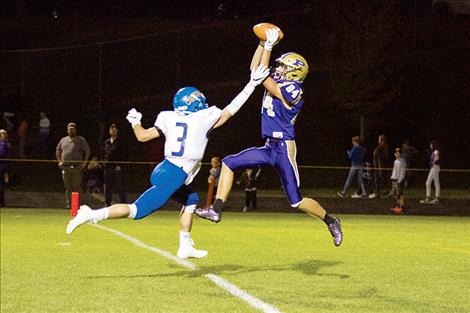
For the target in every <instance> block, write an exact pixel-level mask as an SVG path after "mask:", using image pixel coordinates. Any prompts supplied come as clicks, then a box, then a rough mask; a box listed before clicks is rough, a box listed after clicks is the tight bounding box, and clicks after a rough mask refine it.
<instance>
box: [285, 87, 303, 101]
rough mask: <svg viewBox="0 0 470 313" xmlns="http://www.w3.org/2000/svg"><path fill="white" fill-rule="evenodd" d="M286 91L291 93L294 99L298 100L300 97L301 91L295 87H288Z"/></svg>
mask: <svg viewBox="0 0 470 313" xmlns="http://www.w3.org/2000/svg"><path fill="white" fill-rule="evenodd" d="M286 91H287V92H288V93H290V95H291V97H292V99H296V98H297V96H298V95H299V92H300V89H296V88H295V86H294V85H289V86H287V88H286Z"/></svg>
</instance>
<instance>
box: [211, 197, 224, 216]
mask: <svg viewBox="0 0 470 313" xmlns="http://www.w3.org/2000/svg"><path fill="white" fill-rule="evenodd" d="M223 206H224V202H223V201H222V199H215V201H214V204H213V205H212V208H213V209H214V211H216V212H217V213H222V208H223Z"/></svg>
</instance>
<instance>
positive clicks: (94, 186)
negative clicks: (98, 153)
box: [86, 157, 103, 193]
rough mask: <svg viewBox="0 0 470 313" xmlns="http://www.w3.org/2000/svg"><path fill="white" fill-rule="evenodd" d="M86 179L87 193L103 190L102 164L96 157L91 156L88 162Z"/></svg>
mask: <svg viewBox="0 0 470 313" xmlns="http://www.w3.org/2000/svg"><path fill="white" fill-rule="evenodd" d="M87 169H88V180H87V183H86V188H87V192H88V193H100V192H101V191H102V190H103V166H102V165H101V163H100V162H99V161H98V158H97V157H93V158H92V159H91V161H90V163H89V164H88V167H87Z"/></svg>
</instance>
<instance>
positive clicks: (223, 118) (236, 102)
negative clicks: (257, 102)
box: [212, 83, 255, 129]
mask: <svg viewBox="0 0 470 313" xmlns="http://www.w3.org/2000/svg"><path fill="white" fill-rule="evenodd" d="M254 90H255V86H253V85H252V84H250V83H248V84H246V86H245V88H243V90H242V91H241V92H240V93H239V94H238V95H237V96H236V97H235V98H233V100H232V101H231V102H230V103H229V104H228V105H227V106H226V107H225V108H224V110H223V111H222V114H221V115H220V118H219V120H218V121H217V123H216V124H215V125H214V126H213V127H212V129H215V128H217V127H220V126H222V125H224V124H225V122H227V121H228V120H229V119H230V118H231V117H232V116H234V115H235V114H236V113H237V112H238V111H239V110H240V108H241V107H242V106H243V105H244V104H245V102H246V101H247V100H248V98H249V97H250V96H251V94H252V93H253V91H254Z"/></svg>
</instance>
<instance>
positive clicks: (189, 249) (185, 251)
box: [176, 240, 207, 260]
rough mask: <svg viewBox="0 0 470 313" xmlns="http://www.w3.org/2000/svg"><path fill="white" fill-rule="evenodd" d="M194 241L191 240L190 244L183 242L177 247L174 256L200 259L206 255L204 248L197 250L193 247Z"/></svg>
mask: <svg viewBox="0 0 470 313" xmlns="http://www.w3.org/2000/svg"><path fill="white" fill-rule="evenodd" d="M193 246H194V242H193V241H192V240H191V244H183V245H181V246H180V247H179V249H178V252H177V253H176V256H177V257H178V258H180V259H182V260H184V259H187V258H196V259H202V258H204V257H206V256H207V251H206V250H198V249H196V248H194V247H193Z"/></svg>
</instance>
